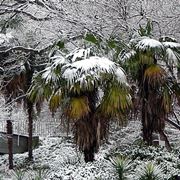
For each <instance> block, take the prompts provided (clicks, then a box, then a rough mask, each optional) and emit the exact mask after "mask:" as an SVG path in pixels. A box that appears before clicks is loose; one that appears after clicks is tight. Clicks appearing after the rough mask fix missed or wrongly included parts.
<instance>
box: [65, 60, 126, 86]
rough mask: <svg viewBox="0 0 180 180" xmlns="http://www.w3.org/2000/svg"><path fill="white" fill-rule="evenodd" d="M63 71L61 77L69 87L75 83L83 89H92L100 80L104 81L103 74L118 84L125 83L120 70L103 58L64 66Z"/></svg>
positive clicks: (122, 72)
mask: <svg viewBox="0 0 180 180" xmlns="http://www.w3.org/2000/svg"><path fill="white" fill-rule="evenodd" d="M63 69H64V73H63V77H64V78H65V79H66V80H67V81H68V85H69V86H70V87H71V86H74V85H75V84H76V83H78V84H79V85H80V87H84V88H85V89H86V88H87V89H88V88H91V86H92V87H94V86H95V85H96V84H98V83H99V82H100V81H101V80H104V79H103V78H102V77H103V75H105V74H108V75H113V77H114V78H115V80H117V81H118V82H119V83H126V77H125V74H124V71H123V70H122V68H120V67H119V66H118V65H117V64H116V63H114V62H112V61H110V60H109V59H107V58H104V57H98V56H92V57H90V58H88V59H84V60H80V61H76V62H73V63H70V64H66V65H65V66H63Z"/></svg>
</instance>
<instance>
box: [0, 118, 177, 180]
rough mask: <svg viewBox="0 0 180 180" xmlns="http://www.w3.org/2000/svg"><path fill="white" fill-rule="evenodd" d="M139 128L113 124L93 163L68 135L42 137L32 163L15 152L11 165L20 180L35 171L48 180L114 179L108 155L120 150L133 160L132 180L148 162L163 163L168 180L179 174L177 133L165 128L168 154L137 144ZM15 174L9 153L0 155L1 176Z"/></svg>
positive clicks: (135, 123)
mask: <svg viewBox="0 0 180 180" xmlns="http://www.w3.org/2000/svg"><path fill="white" fill-rule="evenodd" d="M140 128H141V126H140V122H139V121H130V122H129V124H128V126H126V127H123V128H120V127H116V128H115V127H113V129H111V131H110V136H109V140H108V141H107V142H106V143H104V144H103V145H102V146H101V148H100V150H99V152H98V153H97V154H96V158H95V159H96V160H95V161H94V162H93V163H85V162H84V160H83V155H82V154H81V153H80V152H79V151H78V150H77V149H76V146H75V145H74V143H73V138H72V137H71V136H69V137H46V138H43V137H41V144H40V146H39V148H37V149H35V150H34V163H29V162H27V160H26V158H27V153H24V154H16V155H14V164H15V167H16V168H18V169H21V171H23V170H24V171H25V172H24V176H23V180H26V179H27V180H30V179H35V176H36V175H37V173H38V172H39V173H40V172H43V175H44V177H43V179H47V180H59V179H60V180H96V179H98V180H113V179H114V180H115V179H117V175H116V173H115V169H114V167H113V166H112V164H111V162H110V160H109V157H111V156H113V155H115V154H117V153H120V154H124V155H127V156H128V157H129V159H131V160H132V164H131V170H130V173H129V174H128V175H127V177H129V179H131V180H132V179H136V172H137V170H138V169H139V167H140V166H142V165H143V164H144V163H145V162H147V161H153V162H154V163H155V164H160V165H161V166H162V168H163V170H164V171H163V173H162V174H163V177H164V179H168V178H169V177H170V176H171V174H172V175H176V174H180V159H179V152H180V151H179V149H178V148H179V147H180V140H179V139H178V137H179V136H178V135H179V132H178V131H177V130H175V129H173V128H172V127H168V128H167V132H168V133H169V134H170V137H169V138H170V139H171V140H174V141H173V146H174V147H175V150H174V151H173V152H171V153H170V152H168V151H166V150H165V149H162V148H155V147H149V148H147V147H144V146H142V145H140V143H139V142H140V140H139V137H140V136H139V134H140ZM137 144H138V145H137ZM19 172H20V171H19ZM15 176H17V173H15V172H13V171H9V170H8V156H7V155H1V156H0V179H1V178H2V179H3V180H11V179H12V180H13V179H17V178H14V177H15Z"/></svg>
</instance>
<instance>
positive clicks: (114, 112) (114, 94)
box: [99, 85, 131, 117]
mask: <svg viewBox="0 0 180 180" xmlns="http://www.w3.org/2000/svg"><path fill="white" fill-rule="evenodd" d="M130 106H131V97H130V95H129V92H128V91H127V89H125V88H123V87H120V86H116V85H113V86H112V87H110V88H108V89H107V90H105V92H104V96H103V98H102V102H101V104H100V107H99V110H100V111H101V113H102V112H103V113H104V115H106V116H108V117H121V116H122V115H123V114H124V113H125V111H126V110H127V109H128V108H129V107H130Z"/></svg>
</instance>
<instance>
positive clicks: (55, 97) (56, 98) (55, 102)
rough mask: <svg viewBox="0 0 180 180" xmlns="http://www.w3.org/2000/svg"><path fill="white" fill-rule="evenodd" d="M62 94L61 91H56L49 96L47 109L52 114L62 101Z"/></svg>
mask: <svg viewBox="0 0 180 180" xmlns="http://www.w3.org/2000/svg"><path fill="white" fill-rule="evenodd" d="M62 98H63V97H62V92H61V90H60V89H59V90H57V91H56V92H55V93H54V94H52V95H51V97H50V99H49V109H50V110H51V111H52V112H55V111H56V109H57V108H58V107H59V106H60V104H61V101H62Z"/></svg>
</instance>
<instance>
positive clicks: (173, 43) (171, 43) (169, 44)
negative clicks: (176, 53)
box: [162, 42, 180, 48]
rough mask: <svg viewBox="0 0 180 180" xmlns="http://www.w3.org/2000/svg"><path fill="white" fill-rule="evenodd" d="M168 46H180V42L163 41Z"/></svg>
mask: <svg viewBox="0 0 180 180" xmlns="http://www.w3.org/2000/svg"><path fill="white" fill-rule="evenodd" d="M162 44H163V45H164V46H165V47H166V48H180V43H176V42H162Z"/></svg>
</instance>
